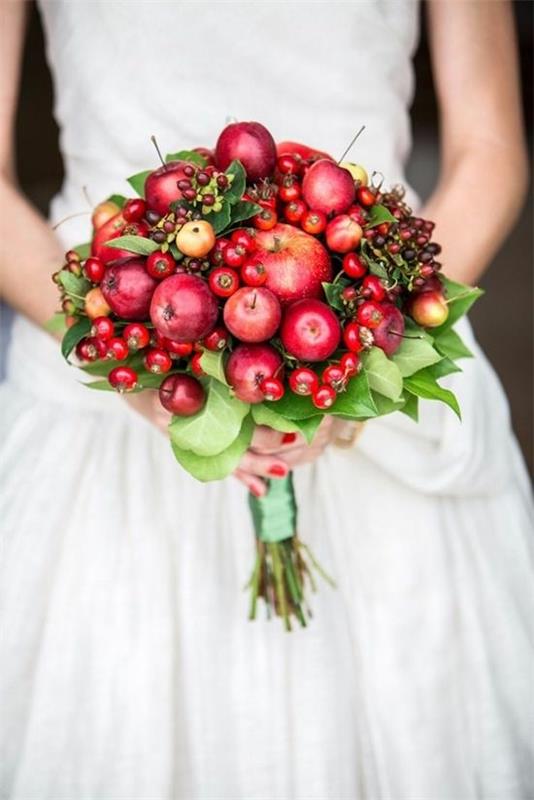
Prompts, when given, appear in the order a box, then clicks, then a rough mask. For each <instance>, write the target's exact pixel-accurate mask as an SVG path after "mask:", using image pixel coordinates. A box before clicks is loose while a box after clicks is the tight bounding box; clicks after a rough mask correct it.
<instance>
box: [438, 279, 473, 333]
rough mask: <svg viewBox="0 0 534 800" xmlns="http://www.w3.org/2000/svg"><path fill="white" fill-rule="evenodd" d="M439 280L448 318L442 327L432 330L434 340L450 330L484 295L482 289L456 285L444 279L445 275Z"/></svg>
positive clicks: (460, 284) (461, 284)
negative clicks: (443, 293) (443, 291)
mask: <svg viewBox="0 0 534 800" xmlns="http://www.w3.org/2000/svg"><path fill="white" fill-rule="evenodd" d="M440 279H441V282H442V283H443V285H444V287H445V292H446V296H447V303H448V306H449V316H448V317H447V319H446V321H445V322H444V323H443V325H440V326H439V328H433V330H432V335H433V336H434V338H438V337H439V336H440V335H441V334H442V333H443V332H444V331H446V330H448V329H449V328H452V326H453V325H454V324H455V323H456V322H458V320H459V319H460V317H463V316H464V315H465V314H467V312H468V311H469V309H470V308H471V306H472V305H473V303H475V302H476V301H477V300H478V298H479V297H481V296H482V295H483V294H484V292H483V290H482V289H478V288H476V287H472V286H466V285H465V284H463V283H456V282H455V281H451V280H450V279H449V278H446V277H445V275H440Z"/></svg>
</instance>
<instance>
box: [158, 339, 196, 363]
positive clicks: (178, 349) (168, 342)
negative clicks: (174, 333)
mask: <svg viewBox="0 0 534 800" xmlns="http://www.w3.org/2000/svg"><path fill="white" fill-rule="evenodd" d="M162 346H163V348H164V349H165V350H168V351H169V353H172V354H173V355H175V356H179V357H180V358H187V357H188V356H190V355H191V353H192V352H193V343H192V342H174V341H173V340H172V339H167V338H165V337H164V340H163V343H162Z"/></svg>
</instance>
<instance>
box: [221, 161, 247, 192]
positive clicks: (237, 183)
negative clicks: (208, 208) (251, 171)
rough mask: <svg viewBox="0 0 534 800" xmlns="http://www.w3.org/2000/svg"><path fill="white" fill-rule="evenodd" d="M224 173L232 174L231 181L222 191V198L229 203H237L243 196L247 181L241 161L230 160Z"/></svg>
mask: <svg viewBox="0 0 534 800" xmlns="http://www.w3.org/2000/svg"><path fill="white" fill-rule="evenodd" d="M225 174H226V175H230V176H233V181H232V183H231V185H230V188H229V189H227V191H226V192H225V193H224V199H225V200H227V201H228V202H230V203H237V202H238V200H241V198H242V197H243V192H244V191H245V186H246V183H247V173H246V172H245V168H244V167H243V164H242V163H241V161H237V160H236V161H232V163H231V164H230V166H229V167H228V169H227V170H226V172H225Z"/></svg>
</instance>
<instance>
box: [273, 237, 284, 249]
mask: <svg viewBox="0 0 534 800" xmlns="http://www.w3.org/2000/svg"><path fill="white" fill-rule="evenodd" d="M273 244H274V249H273V251H272V252H273V253H279V252H280V250H281V249H282V242H281V241H280V237H279V236H273Z"/></svg>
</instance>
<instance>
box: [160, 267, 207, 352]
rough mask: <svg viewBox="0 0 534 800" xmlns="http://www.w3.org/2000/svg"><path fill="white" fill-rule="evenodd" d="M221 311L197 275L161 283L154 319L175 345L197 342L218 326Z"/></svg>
mask: <svg viewBox="0 0 534 800" xmlns="http://www.w3.org/2000/svg"><path fill="white" fill-rule="evenodd" d="M218 313H219V309H218V306H217V299H216V297H215V295H214V294H213V293H212V292H211V291H210V289H209V287H208V284H207V283H206V281H204V280H202V278H199V277H197V276H196V275H189V274H187V273H180V274H177V275H171V276H170V278H165V280H163V281H161V282H160V283H159V284H157V288H156V290H155V292H154V294H153V296H152V302H151V304H150V319H151V320H152V324H153V325H154V327H155V328H156V330H157V331H158V333H160V334H161V335H162V336H166V337H167V338H168V339H172V340H173V341H175V342H195V341H197V340H198V339H202V338H203V337H204V336H207V335H208V333H210V331H212V330H213V328H214V327H215V323H216V322H217V316H218Z"/></svg>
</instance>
